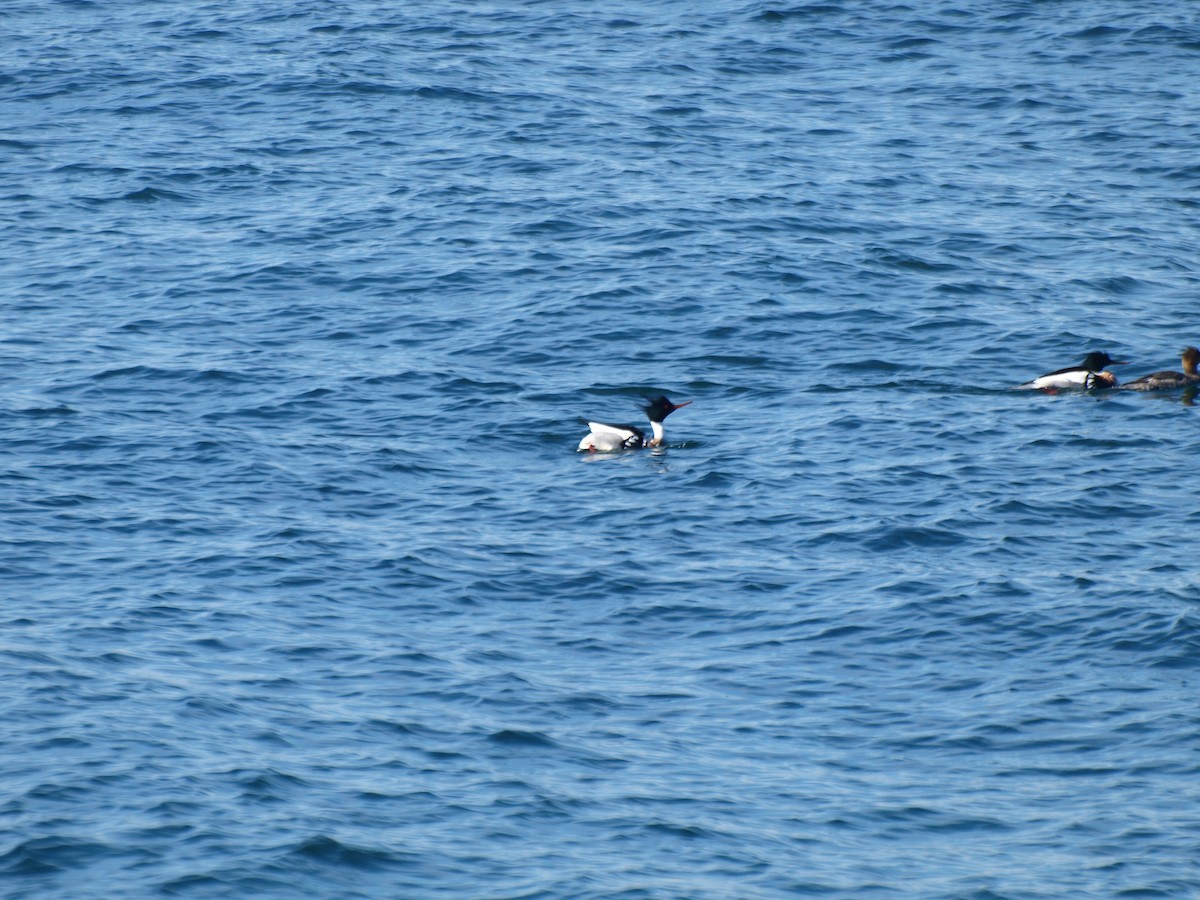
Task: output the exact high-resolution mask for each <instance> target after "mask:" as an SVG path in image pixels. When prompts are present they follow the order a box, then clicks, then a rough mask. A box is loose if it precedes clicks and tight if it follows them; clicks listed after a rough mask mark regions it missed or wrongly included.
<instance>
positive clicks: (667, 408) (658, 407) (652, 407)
mask: <svg viewBox="0 0 1200 900" xmlns="http://www.w3.org/2000/svg"><path fill="white" fill-rule="evenodd" d="M691 402H692V401H691V400H685V401H684V402H683V403H672V402H671V401H670V400H668V399H667V398H666V397H655V398H654V399H653V400H651V401H650V402H649V403H647V404H646V405H645V406H643V407H642V409H643V410H644V411H645V413H646V418H648V419H649V420H650V421H651V422H661V421H662V420H663V419H665V418H666V417H667V416H669V415H670V414H671V413H673V412H675V410H677V409H682V408H683V407H685V406H687V405H688V404H689V403H691Z"/></svg>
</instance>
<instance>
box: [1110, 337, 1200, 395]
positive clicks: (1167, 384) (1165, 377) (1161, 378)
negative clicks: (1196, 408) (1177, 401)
mask: <svg viewBox="0 0 1200 900" xmlns="http://www.w3.org/2000/svg"><path fill="white" fill-rule="evenodd" d="M1181 362H1182V363H1183V371H1182V372H1155V373H1154V374H1153V375H1143V376H1142V377H1141V378H1139V379H1137V380H1136V381H1131V382H1129V384H1127V385H1124V389H1125V390H1127V391H1171V390H1174V389H1176V388H1182V387H1187V386H1188V385H1189V384H1200V372H1197V371H1196V366H1197V365H1198V364H1200V350H1197V349H1196V348H1195V347H1188V348H1186V349H1185V350H1184V351H1183V354H1182V357H1181Z"/></svg>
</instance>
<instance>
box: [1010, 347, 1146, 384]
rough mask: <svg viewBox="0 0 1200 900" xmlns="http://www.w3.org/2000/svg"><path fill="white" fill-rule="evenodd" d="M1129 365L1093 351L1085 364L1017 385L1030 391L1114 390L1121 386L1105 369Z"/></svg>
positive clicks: (1114, 376)
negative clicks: (1106, 367)
mask: <svg viewBox="0 0 1200 900" xmlns="http://www.w3.org/2000/svg"><path fill="white" fill-rule="evenodd" d="M1127 365H1129V363H1127V362H1125V361H1124V360H1116V359H1113V358H1112V357H1111V356H1109V355H1108V354H1107V353H1105V352H1104V351H1103V350H1093V351H1092V352H1091V353H1089V354H1088V355H1087V356H1085V357H1084V358H1083V362H1082V363H1080V364H1079V365H1077V366H1068V367H1067V368H1065V369H1059V370H1058V371H1056V372H1048V373H1046V374H1045V375H1039V376H1038V377H1037V378H1035V379H1033V380H1032V381H1027V382H1025V383H1024V384H1019V385H1017V388H1018V389H1020V390H1030V391H1058V390H1062V389H1064V388H1067V389H1070V388H1082V389H1084V390H1092V389H1095V388H1114V387H1117V385H1118V384H1119V382H1118V381H1117V376H1116V375H1114V374H1113V373H1112V372H1105V371H1104V367H1105V366H1127Z"/></svg>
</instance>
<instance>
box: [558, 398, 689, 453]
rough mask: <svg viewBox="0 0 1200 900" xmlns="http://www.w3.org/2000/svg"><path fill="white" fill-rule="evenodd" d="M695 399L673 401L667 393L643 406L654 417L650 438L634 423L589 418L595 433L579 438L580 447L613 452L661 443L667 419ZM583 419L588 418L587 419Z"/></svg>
mask: <svg viewBox="0 0 1200 900" xmlns="http://www.w3.org/2000/svg"><path fill="white" fill-rule="evenodd" d="M691 402H692V401H691V400H687V401H685V402H683V403H672V402H671V401H670V400H668V399H667V398H666V397H655V398H654V399H653V400H651V401H650V402H649V403H647V404H646V405H645V406H643V407H642V409H643V410H645V412H646V416H647V417H648V418H649V419H650V427H651V428H652V429H653V430H654V437H652V438H650V440H646V435H645V432H643V431H642V429H640V428H635V427H634V426H632V425H606V424H604V423H603V422H588V423H587V426H588V428H590V429H591V433H590V434H588V436H587V437H585V438H584V439H583V440H582V441H580V442H579V449H580V450H587V451H588V452H589V453H609V452H611V451H613V450H639V449H641V448H642V447H657V446H658V445H659V444H661V443H662V439H663V426H662V423H663V419H665V418H666V417H667V416H669V415H670V414H671V413H673V412H675V410H677V409H682V408H683V407H685V406H687V405H688V404H689V403H691ZM581 421H584V422H587V420H586V419H583V420H581Z"/></svg>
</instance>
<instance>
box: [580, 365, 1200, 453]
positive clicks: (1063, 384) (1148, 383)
mask: <svg viewBox="0 0 1200 900" xmlns="http://www.w3.org/2000/svg"><path fill="white" fill-rule="evenodd" d="M1182 363H1183V371H1182V372H1170V371H1166V372H1154V373H1153V374H1150V375H1143V376H1142V377H1141V378H1138V379H1137V380H1136V381H1131V382H1129V383H1128V384H1121V383H1120V382H1118V381H1117V376H1116V375H1114V374H1113V373H1112V372H1108V371H1105V367H1106V366H1125V365H1129V364H1128V363H1127V362H1125V361H1123V360H1115V359H1113V358H1112V357H1110V356H1109V355H1108V354H1107V353H1105V352H1104V351H1103V350H1096V351H1094V352H1092V353H1089V354H1088V355H1087V356H1085V357H1084V358H1083V362H1082V363H1081V364H1080V365H1078V366H1070V367H1068V368H1066V369H1059V370H1058V371H1057V372H1048V373H1047V374H1045V375H1041V376H1039V377H1037V378H1035V379H1033V380H1032V381H1027V382H1025V383H1024V384H1020V385H1017V387H1018V388H1021V389H1024V390H1037V391H1045V392H1047V393H1057V392H1058V391H1061V390H1070V389H1083V390H1096V389H1101V388H1120V389H1121V390H1126V391H1173V390H1177V389H1179V388H1184V387H1188V386H1189V385H1200V372H1197V366H1200V350H1198V349H1196V348H1195V347H1188V348H1187V349H1185V350H1184V351H1183V355H1182ZM691 402H692V401H691V400H687V401H685V402H683V403H672V402H671V401H670V400H668V399H667V398H666V397H655V398H654V399H653V400H651V401H650V402H648V403H647V404H646V405H645V406H643V407H642V410H643V411H644V412H645V413H646V417H647V418H649V419H650V428H651V431H652V433H653V436H652V437H651V438H650V439H649V440H647V439H646V434H645V432H644V431H642V429H640V428H637V427H635V426H633V425H609V424H607V423H605V422H587V420H586V419H584V420H582V421H585V422H587V426H588V429H589V430H588V434H587V436H586V437H584V439H583V440H581V441H580V442H579V450H581V451H587V452H589V453H611V452H613V451H616V450H640V449H641V448H642V447H657V446H659V445H660V444H661V443H662V441H663V419H665V418H666V417H667V416H669V415H670V414H671V413H673V412H675V410H677V409H682V408H683V407H685V406H687V405H688V404H689V403H691Z"/></svg>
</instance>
